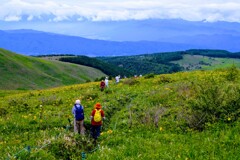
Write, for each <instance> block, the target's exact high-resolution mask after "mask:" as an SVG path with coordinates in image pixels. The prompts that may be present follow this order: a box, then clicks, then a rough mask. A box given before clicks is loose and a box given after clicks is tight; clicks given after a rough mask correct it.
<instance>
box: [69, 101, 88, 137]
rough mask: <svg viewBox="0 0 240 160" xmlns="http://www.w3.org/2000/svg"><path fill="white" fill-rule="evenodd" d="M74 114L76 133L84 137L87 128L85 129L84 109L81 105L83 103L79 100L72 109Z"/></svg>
mask: <svg viewBox="0 0 240 160" xmlns="http://www.w3.org/2000/svg"><path fill="white" fill-rule="evenodd" d="M72 114H73V116H74V120H73V123H74V132H75V133H80V134H81V135H84V132H85V128H84V125H83V123H84V108H83V106H82V105H81V101H80V100H79V99H78V100H76V102H75V104H74V106H73V108H72Z"/></svg>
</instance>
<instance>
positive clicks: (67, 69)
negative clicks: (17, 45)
mask: <svg viewBox="0 0 240 160" xmlns="http://www.w3.org/2000/svg"><path fill="white" fill-rule="evenodd" d="M0 62H1V63H0V74H1V77H0V89H12V90H14V89H41V88H48V87H56V86H62V85H69V84H76V83H83V82H86V80H94V79H96V78H99V77H102V76H104V74H103V73H102V72H101V71H99V70H97V69H94V68H91V67H86V66H81V65H74V64H70V63H62V62H58V61H47V60H43V59H40V58H34V57H27V56H22V55H18V54H15V53H12V52H9V51H7V50H4V49H0Z"/></svg>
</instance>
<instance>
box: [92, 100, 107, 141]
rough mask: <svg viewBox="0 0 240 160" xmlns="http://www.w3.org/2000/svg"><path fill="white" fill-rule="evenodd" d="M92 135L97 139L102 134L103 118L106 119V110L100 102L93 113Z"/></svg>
mask: <svg viewBox="0 0 240 160" xmlns="http://www.w3.org/2000/svg"><path fill="white" fill-rule="evenodd" d="M90 118H91V136H92V137H93V138H94V140H95V141H96V140H97V138H98V137H99V136H100V132H101V127H102V124H103V122H102V120H103V119H105V116H104V111H103V110H102V106H101V104H100V103H96V104H95V106H94V109H93V110H92V113H91V117H90Z"/></svg>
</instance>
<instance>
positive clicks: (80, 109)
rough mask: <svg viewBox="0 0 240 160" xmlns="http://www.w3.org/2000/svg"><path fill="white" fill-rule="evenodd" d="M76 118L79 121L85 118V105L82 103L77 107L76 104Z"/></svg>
mask: <svg viewBox="0 0 240 160" xmlns="http://www.w3.org/2000/svg"><path fill="white" fill-rule="evenodd" d="M75 119H76V120H77V121H81V120H83V119H84V113H83V107H82V106H81V105H80V107H77V106H76V105H75Z"/></svg>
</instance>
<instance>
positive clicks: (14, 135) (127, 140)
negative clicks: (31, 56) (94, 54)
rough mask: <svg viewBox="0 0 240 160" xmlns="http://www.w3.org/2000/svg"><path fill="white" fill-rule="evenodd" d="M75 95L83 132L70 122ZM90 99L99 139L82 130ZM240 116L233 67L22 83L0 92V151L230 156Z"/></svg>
mask: <svg viewBox="0 0 240 160" xmlns="http://www.w3.org/2000/svg"><path fill="white" fill-rule="evenodd" d="M76 99H81V102H82V105H83V106H84V109H85V115H86V116H85V127H86V129H87V130H86V131H87V132H86V135H85V136H79V135H75V134H74V133H73V129H72V126H71V125H70V123H69V120H72V119H73V117H72V114H71V109H72V106H73V104H74V102H75V100H76ZM96 102H100V103H101V104H102V105H103V110H104V111H105V115H106V120H105V121H104V124H103V130H102V134H101V136H100V138H99V139H98V142H97V144H98V145H94V143H93V142H92V139H90V136H89V125H90V113H91V110H92V109H93V106H94V104H95V103H96ZM239 117H240V73H239V70H238V69H237V68H235V67H232V68H228V69H222V70H214V71H194V72H179V73H175V74H162V75H155V76H154V77H150V76H146V77H141V78H130V79H121V81H120V83H119V84H115V83H114V81H110V83H109V88H107V89H106V90H104V91H103V92H101V91H100V89H99V84H98V82H90V83H85V84H78V85H72V86H66V87H59V88H53V89H46V90H39V91H28V92H26V93H19V94H15V95H6V96H5V97H0V153H1V155H2V156H1V158H3V159H15V158H18V159H46V160H55V159H56V160H57V159H76V160H81V159H87V160H96V159H99V160H113V159H118V160H122V159H124V160H135V159H136V160H146V159H148V160H155V159H161V160H162V159H163V160H173V159H174V160H175V159H177V160H178V159H179V160H195V159H197V160H206V159H216V160H229V159H231V160H236V159H240V147H239V146H240V119H239ZM82 156H83V158H82ZM85 156H86V157H85Z"/></svg>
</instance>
